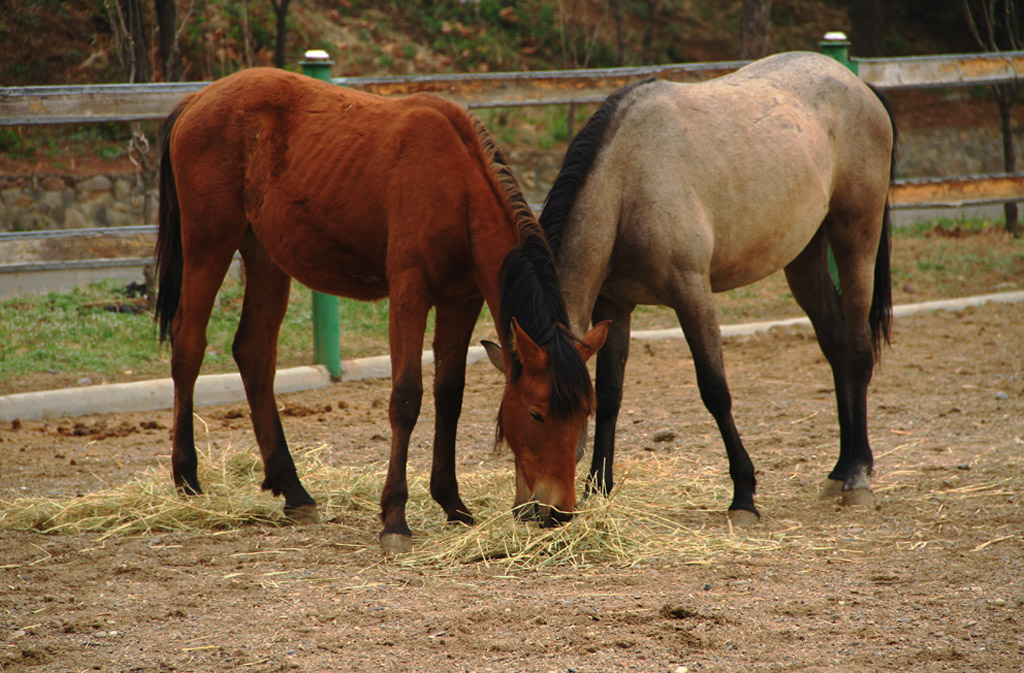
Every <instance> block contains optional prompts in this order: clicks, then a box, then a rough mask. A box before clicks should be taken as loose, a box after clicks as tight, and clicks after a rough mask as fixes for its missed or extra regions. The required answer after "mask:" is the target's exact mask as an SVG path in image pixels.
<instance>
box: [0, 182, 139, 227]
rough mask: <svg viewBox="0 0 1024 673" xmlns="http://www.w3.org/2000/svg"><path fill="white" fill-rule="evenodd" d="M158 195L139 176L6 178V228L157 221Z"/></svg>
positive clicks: (2, 196)
mask: <svg viewBox="0 0 1024 673" xmlns="http://www.w3.org/2000/svg"><path fill="white" fill-rule="evenodd" d="M157 204H158V196H157V190H156V188H155V187H149V186H147V185H146V184H145V183H144V182H143V181H141V180H139V178H138V176H136V175H132V174H127V175H89V176H66V175H28V176H24V175H23V176H0V232H2V231H36V230H41V229H84V228H89V227H122V226H129V225H138V224H153V223H155V222H156V219H157Z"/></svg>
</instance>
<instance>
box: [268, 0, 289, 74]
mask: <svg viewBox="0 0 1024 673" xmlns="http://www.w3.org/2000/svg"><path fill="white" fill-rule="evenodd" d="M290 2H291V0H270V4H271V5H273V6H274V16H275V17H276V18H277V37H276V40H275V42H274V65H275V66H277V67H278V68H283V67H284V66H285V63H286V58H287V52H286V47H287V42H288V4H289V3H290Z"/></svg>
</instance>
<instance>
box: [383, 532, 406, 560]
mask: <svg viewBox="0 0 1024 673" xmlns="http://www.w3.org/2000/svg"><path fill="white" fill-rule="evenodd" d="M380 548H381V549H382V550H383V551H384V553H385V554H387V555H388V556H394V555H395V554H405V553H406V552H411V551H412V535H402V534H401V533H381V534H380Z"/></svg>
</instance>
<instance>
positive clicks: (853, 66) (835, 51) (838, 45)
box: [818, 30, 860, 75]
mask: <svg viewBox="0 0 1024 673" xmlns="http://www.w3.org/2000/svg"><path fill="white" fill-rule="evenodd" d="M818 44H819V45H821V52H822V53H823V54H825V56H830V57H832V58H834V59H835V60H837V61H839V62H840V63H842V64H843V65H845V66H846V67H847V68H849V69H850V70H851V71H853V74H854V75H860V67H859V66H858V65H857V62H856V61H854V60H852V59H851V58H850V41H849V40H847V39H846V33H841V32H839V31H838V30H836V31H829V32H827V33H825V39H824V40H822V41H821V42H819V43H818Z"/></svg>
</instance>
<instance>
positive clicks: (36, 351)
mask: <svg viewBox="0 0 1024 673" xmlns="http://www.w3.org/2000/svg"><path fill="white" fill-rule="evenodd" d="M892 278H893V298H894V301H895V302H896V303H897V304H903V303H913V302H921V301H930V300H935V299H946V298H953V297H963V296H969V295H974V294H986V293H991V292H1004V291H1011V290H1019V289H1022V288H1024V240H1021V239H1013V238H1012V237H1010V236H1009V235H1008V234H1006V232H1005V230H1004V229H1003V227H1002V223H1001V222H999V221H990V220H940V221H938V222H936V223H931V224H929V225H927V226H926V225H914V226H910V227H905V228H904V227H900V228H898V229H896V231H895V232H894V235H893V254H892ZM243 293H244V288H243V286H242V285H240V284H239V283H238V282H236V281H232V280H229V281H228V282H227V283H226V284H225V285H224V287H223V288H222V289H221V292H220V294H219V296H218V299H217V302H216V304H215V307H214V310H213V313H212V315H211V320H210V324H209V326H208V328H207V340H208V347H207V352H206V357H205V359H204V364H203V372H202V373H204V374H211V373H224V372H232V371H235V364H234V361H233V359H232V357H231V343H232V341H233V339H234V333H235V329H236V327H237V324H238V316H239V313H240V311H241V306H242V296H243ZM125 302H126V298H125V296H124V292H123V288H122V287H121V286H120V285H119V284H118V283H117V282H114V281H110V282H105V283H99V284H94V285H90V286H89V287H87V288H81V289H75V290H72V291H71V292H68V293H60V294H58V293H51V294H48V295H45V296H41V297H36V298H19V299H9V300H5V301H3V302H0V394H6V393H9V392H13V391H19V392H20V391H23V390H40V389H46V388H54V387H64V386H67V385H74V384H75V382H76V381H77V380H78V379H79V378H82V377H90V378H92V379H93V380H94V382H96V383H99V382H101V379H102V380H107V378H109V379H110V380H132V379H138V378H160V377H167V376H169V375H170V364H169V358H170V353H169V349H168V348H167V347H166V346H164V347H161V346H160V345H159V344H158V342H157V339H156V331H155V329H154V326H153V322H152V317H151V316H150V315H149V314H145V313H143V314H132V313H119V312H113V311H110V310H107V309H108V308H109V307H112V306H119V305H123V304H124V303H125ZM715 304H716V308H717V311H718V319H719V322H720V323H721V324H723V325H728V324H737V323H742V322H750V321H754V320H769V319H779V318H791V317H796V316H800V315H802V312H801V311H800V308H799V307H798V306H797V304H796V302H795V301H794V300H793V297H792V294H791V292H790V291H789V287H788V285H787V284H786V281H785V278H784V276H783V274H782V272H777V273H775V274H772V275H771V276H769V277H768V278H766V279H764V280H762V281H759V282H757V283H754V284H752V285H749V286H746V287H742V288H737V289H735V290H730V291H728V292H723V293H719V294H717V295H716V296H715ZM311 314H312V309H311V301H310V292H309V291H308V290H307V289H306V288H304V287H302V286H301V285H299V284H298V283H296V284H295V285H294V286H293V289H292V293H291V296H290V298H289V305H288V312H287V314H286V316H285V319H284V323H283V324H282V327H281V335H280V339H279V346H278V366H279V367H294V366H299V365H307V364H310V363H311V362H312V358H313V352H312V351H313V347H312V326H311V320H310V316H311ZM339 314H340V333H341V353H342V358H344V359H350V358H356V357H364V356H368V355H381V354H386V353H387V352H388V334H387V332H388V328H387V324H388V302H387V300H383V301H379V302H372V303H369V302H357V301H353V300H346V299H342V300H341V303H340V311H339ZM678 324H679V323H678V321H677V319H676V316H675V313H674V312H673V311H672V309H669V308H665V307H655V306H651V307H646V306H640V307H637V310H636V311H634V313H633V316H632V328H633V329H637V330H643V329H663V328H674V327H677V326H678ZM427 327H428V329H427V336H426V338H425V340H424V346H425V348H429V346H430V341H431V335H432V333H433V314H431V317H430V319H429V321H428V326H427ZM481 337H483V338H493V320H492V318H491V316H490V314H489V312H488V311H487V309H486V307H485V308H484V313H483V315H482V316H481V318H480V321H479V322H478V326H477V334H476V335H475V337H474V342H476V341H477V340H478V339H479V338H481Z"/></svg>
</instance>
